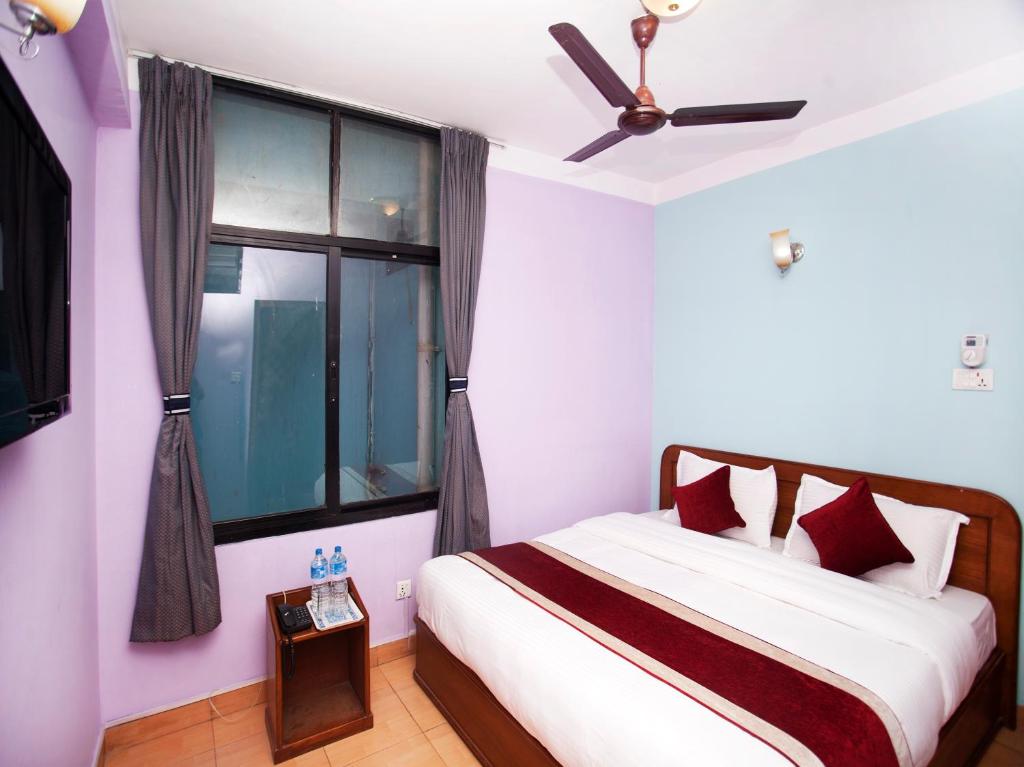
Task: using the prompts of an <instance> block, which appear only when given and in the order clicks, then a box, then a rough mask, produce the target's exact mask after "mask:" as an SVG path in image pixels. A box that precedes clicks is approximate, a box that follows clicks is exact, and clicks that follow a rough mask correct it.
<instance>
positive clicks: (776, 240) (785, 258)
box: [768, 229, 804, 277]
mask: <svg viewBox="0 0 1024 767" xmlns="http://www.w3.org/2000/svg"><path fill="white" fill-rule="evenodd" d="M768 236H769V237H771V238H772V258H774V259H775V265H776V266H777V267H779V276H780V277H785V276H786V270H787V269H789V267H791V266H792V265H793V264H795V263H796V262H797V261H799V260H800V259H801V258H803V257H804V244H803V243H802V242H792V243H791V242H790V241H789V230H788V229H780V230H779V231H777V232H772V233H771V234H769V235H768Z"/></svg>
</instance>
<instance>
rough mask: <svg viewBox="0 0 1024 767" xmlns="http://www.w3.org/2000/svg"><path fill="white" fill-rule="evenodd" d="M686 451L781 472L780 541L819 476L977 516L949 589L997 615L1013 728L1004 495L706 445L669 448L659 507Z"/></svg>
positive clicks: (1015, 606) (1015, 591)
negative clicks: (801, 492) (810, 477)
mask: <svg viewBox="0 0 1024 767" xmlns="http://www.w3.org/2000/svg"><path fill="white" fill-rule="evenodd" d="M680 450H686V451H688V452H691V453H694V454H696V455H699V456H701V457H702V458H708V459H710V460H712V461H720V462H721V463H731V464H734V465H736V466H746V467H747V468H751V469H764V468H767V467H768V466H774V467H775V476H776V478H777V480H778V483H779V506H778V510H777V511H776V512H775V523H774V524H773V525H772V535H774V536H778V537H785V535H786V532H787V531H788V530H789V525H790V523H791V522H792V520H793V507H794V505H795V503H796V491H797V489H798V488H799V487H800V478H801V477H802V476H803V475H804V474H814V475H815V476H818V477H821V478H822V479H825V480H828V481H829V482H834V483H836V484H837V485H851V484H853V482H854V481H855V480H856V479H857V478H858V477H867V478H868V482H869V483H870V485H871V489H872V491H874V492H876V493H881V494H882V495H888V496H892V497H893V498H898V499H899V500H901V501H905V502H906V503H913V504H917V505H919V506H937V507H939V508H943V509H953V510H954V511H959V512H960V513H961V514H964V515H966V516H968V517H970V518H971V523H970V524H969V525H967V526H965V527H961V528H960V534H959V536H958V537H957V542H956V552H955V553H954V555H953V569H952V571H951V572H950V575H949V583H951V584H953V585H954V586H959V587H960V588H964V589H969V590H971V591H976V592H978V593H980V594H984V595H985V596H987V597H988V598H989V601H991V602H992V606H993V608H994V609H995V613H996V635H997V643H998V645H999V648H1000V649H1001V650H1002V651H1003V652H1004V653H1005V654H1006V677H1005V681H1004V684H1003V700H1004V704H1005V706H1006V710H1007V711H1008V715H1009V716H1010V717H1011V718H1010V719H1009V720H1008V721H1010V722H1013V721H1014V719H1013V718H1012V717H1013V714H1014V713H1015V710H1016V705H1017V654H1018V647H1019V645H1018V632H1019V629H1020V565H1021V562H1020V551H1021V533H1020V519H1019V518H1018V517H1017V512H1016V511H1014V508H1013V506H1011V505H1010V504H1009V503H1007V502H1006V501H1004V500H1003V499H1002V498H1000V497H999V496H997V495H993V494H992V493H987V492H985V491H984V490H973V489H971V488H966V487H956V486H955V485H940V484H938V483H936V482H923V481H921V480H917V479H904V478H903V477H890V476H886V475H885V474H872V473H870V472H866V471H852V470H850V469H835V468H832V467H830V466H816V465H814V464H810V463H797V462H796V461H784V460H782V459H779V458H765V457H763V456H758V455H745V454H743V453H728V452H725V451H722V450H707V449H705V448H701V447H687V446H684V445H669V446H668V447H666V448H665V452H664V453H662V456H661V491H660V498H659V500H660V503H661V505H660V506H659V507H658V508H661V509H668V508H671V507H672V504H673V500H672V488H673V487H674V486H675V484H676V462H677V461H678V459H679V451H680Z"/></svg>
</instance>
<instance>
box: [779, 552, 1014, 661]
mask: <svg viewBox="0 0 1024 767" xmlns="http://www.w3.org/2000/svg"><path fill="white" fill-rule="evenodd" d="M785 544H786V539H785V538H777V537H775V536H772V545H771V550H772V551H774V552H775V553H777V554H780V555H781V554H782V550H783V547H784V546H785ZM934 601H935V603H936V604H937V605H938V606H939V607H941V608H943V609H944V610H949V611H950V612H952V613H953V614H954V615H957V616H959V617H960V618H961V619H962V620H964V621H966V622H967V623H969V624H970V626H971V630H972V631H974V638H975V639H976V640H977V648H978V653H977V659H976V661H975V665H976V666H977V668H978V669H981V667H982V666H984V665H985V661H986V660H988V656H989V655H991V654H992V651H993V650H994V649H995V647H996V611H995V608H993V607H992V603H991V602H990V601H989V599H988V597H986V596H985V595H984V594H979V593H978V592H976V591H968V590H967V589H962V588H959V587H958V586H946V587H945V588H944V589H943V590H942V595H941V596H940V597H939V598H938V599H936V600H934Z"/></svg>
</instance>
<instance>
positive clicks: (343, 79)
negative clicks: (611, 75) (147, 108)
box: [115, 0, 1024, 183]
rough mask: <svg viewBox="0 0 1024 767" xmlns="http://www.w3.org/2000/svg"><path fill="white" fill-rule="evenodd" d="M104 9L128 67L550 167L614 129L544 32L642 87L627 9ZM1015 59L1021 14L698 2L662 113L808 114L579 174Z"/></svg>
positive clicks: (334, 1) (125, 2)
mask: <svg viewBox="0 0 1024 767" xmlns="http://www.w3.org/2000/svg"><path fill="white" fill-rule="evenodd" d="M115 6H116V9H117V13H118V16H119V18H120V23H121V27H122V36H123V39H124V43H125V45H126V46H127V47H128V48H129V49H131V50H138V51H145V52H152V53H159V54H162V55H164V56H167V57H169V58H173V59H181V60H185V61H190V62H193V63H197V64H203V65H206V66H208V67H212V68H216V69H221V70H228V71H231V72H237V73H242V74H245V75H247V76H250V77H255V78H260V79H265V80H270V81H274V82H277V83H281V84H285V85H287V86H289V87H293V88H295V89H298V90H304V91H309V92H314V93H318V94H323V95H326V96H329V97H331V98H334V99H336V100H338V101H350V102H354V103H361V104H368V105H378V106H380V107H384V108H387V109H390V110H397V111H401V112H404V113H407V114H411V115H417V116H420V117H423V118H427V119H429V120H432V121H436V122H439V123H445V124H449V125H457V126H459V127H463V128H468V129H471V130H474V131H477V132H479V133H482V134H484V135H486V136H488V137H490V138H492V139H494V140H496V141H499V142H502V143H506V144H508V145H510V146H514V147H518V148H522V149H527V150H531V151H533V152H538V153H541V154H544V155H548V156H552V157H559V158H560V157H564V156H565V155H567V154H569V153H571V152H572V151H574V150H576V149H578V148H579V147H581V146H583V145H585V144H587V143H589V142H590V141H591V140H593V139H594V138H596V137H598V136H599V135H601V134H602V133H604V132H606V131H608V130H611V129H613V128H614V127H615V120H616V117H617V112H616V110H614V109H612V108H611V107H609V106H608V104H607V102H605V101H604V100H603V99H602V98H601V96H600V95H599V94H598V93H597V91H595V90H594V88H593V87H592V86H591V85H590V83H589V82H588V81H587V80H586V79H585V78H584V77H583V75H582V74H581V73H580V72H579V71H578V70H577V69H576V67H575V66H574V65H573V64H572V62H571V61H570V60H569V59H568V57H567V56H566V55H565V54H564V53H563V52H562V50H561V48H559V47H558V45H557V44H556V43H555V42H554V40H552V39H551V37H550V35H549V34H548V32H547V28H548V26H550V25H551V24H553V23H555V22H559V21H568V22H571V23H573V24H575V25H576V26H577V27H579V28H580V30H581V31H582V32H583V33H584V34H585V35H586V36H587V37H588V38H589V40H590V41H591V42H592V43H593V44H594V46H595V47H596V48H597V49H598V51H599V52H600V53H601V54H602V55H603V56H604V57H605V59H606V60H607V61H608V62H609V63H610V64H611V65H612V67H613V68H614V69H615V70H616V71H617V72H618V73H619V75H620V76H621V77H622V79H623V80H625V81H626V83H627V84H629V85H630V86H631V87H633V86H635V85H636V84H637V80H638V67H639V58H638V53H637V50H636V48H635V46H634V44H633V41H632V39H631V37H630V33H629V21H630V19H632V18H634V17H636V16H638V15H640V12H641V8H640V5H639V2H637V0H562V1H561V2H553V1H552V0H506V1H505V2H498V0H428V1H427V2H419V3H412V2H409V3H396V2H369V1H368V0H306V2H302V3H298V2H284V3H282V2H280V0H277V1H275V2H270V0H216V2H210V0H174V2H167V0H116V2H115ZM293 9H294V10H293ZM289 12H291V13H292V14H293V15H289ZM1021 50H1024V2H1022V0H972V1H971V2H963V0H862V2H856V3H855V2H835V1H832V0H773V1H772V2H763V1H762V0H703V3H702V4H701V5H700V6H698V8H697V10H696V11H695V12H693V13H692V14H691V15H689V16H688V17H686V18H683V19H677V20H673V21H671V22H665V23H663V24H662V25H661V29H660V30H659V32H658V37H657V40H656V41H655V43H654V45H653V46H652V48H651V50H650V54H649V58H648V78H647V81H648V85H650V86H651V88H652V89H653V90H654V93H655V96H656V97H657V99H658V103H659V105H660V106H662V108H664V109H666V110H672V109H675V108H676V107H680V106H696V105H702V104H723V103H733V102H749V101H780V100H789V99H800V98H802V99H806V100H807V101H808V105H807V107H805V108H804V110H803V112H802V113H801V114H800V115H799V116H798V117H797V118H796V119H794V120H791V121H788V122H775V123H771V122H769V123H755V124H751V125H733V126H705V127H700V128H672V127H666V128H664V129H662V130H661V131H660V132H659V133H657V134H655V135H654V136H649V137H643V138H631V139H629V140H628V141H626V142H624V143H622V144H620V145H618V146H617V147H615V148H613V149H610V150H608V151H606V152H605V153H603V154H601V155H599V156H597V157H595V158H592V159H591V160H590V161H588V163H587V165H588V166H589V167H588V168H581V169H580V170H579V172H580V173H588V172H595V171H606V172H610V173H615V174H619V175H623V176H627V177H630V178H633V179H638V180H640V181H644V182H655V183H656V182H662V181H665V180H666V179H669V178H673V177H675V176H678V175H680V174H682V173H685V172H688V171H691V170H693V169H694V168H697V167H700V166H702V165H705V164H707V163H711V162H714V161H716V160H721V159H723V158H724V157H727V156H729V155H730V154H733V153H736V152H739V151H743V150H747V149H752V148H755V147H758V146H762V145H765V144H768V143H772V142H779V141H785V140H787V139H791V138H793V137H794V135H795V134H796V133H799V132H800V131H802V130H805V129H807V128H809V127H812V126H816V125H819V124H821V123H824V122H828V121H830V120H833V119H835V118H838V117H842V116H844V115H848V114H852V113H854V112H859V111H861V110H863V109H866V108H868V107H872V106H875V105H877V104H880V103H882V102H885V101H889V100H890V99H893V98H896V97H898V96H901V95H903V94H906V93H909V92H911V91H914V90H917V89H919V88H921V87H923V86H926V85H928V84H931V83H934V82H937V81H940V80H943V79H945V78H948V77H950V76H952V75H955V74H958V73H960V72H964V71H966V70H968V69H971V68H973V67H977V66H979V65H982V64H985V63H987V62H990V61H994V60H995V59H998V58H1001V57H1003V56H1007V55H1009V54H1012V53H1015V52H1018V51H1021Z"/></svg>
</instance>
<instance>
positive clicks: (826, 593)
mask: <svg viewBox="0 0 1024 767" xmlns="http://www.w3.org/2000/svg"><path fill="white" fill-rule="evenodd" d="M655 517H656V512H655V513H653V514H645V515H639V516H634V515H628V514H613V515H609V516H607V517H596V518H594V519H590V520H584V521H583V522H581V523H579V524H577V525H574V526H573V527H571V528H566V529H565V530H560V531H557V532H555V533H552V534H550V535H546V536H542V537H541V538H540V539H539V540H541V541H543V542H544V543H546V544H548V545H550V546H553V547H555V548H557V549H560V550H561V551H564V552H566V553H568V554H570V555H572V556H574V557H576V558H578V559H581V560H583V561H586V562H588V563H590V564H592V565H594V566H595V567H598V568H600V569H602V570H605V571H606V572H609V573H612V574H613V575H616V576H618V577H622V578H625V579H627V580H629V581H631V582H633V583H636V584H639V585H641V586H643V587H645V588H648V589H650V590H652V591H656V592H658V593H661V594H663V595H665V596H667V597H669V598H671V599H675V600H676V601H679V602H681V603H683V604H686V605H688V606H690V607H692V608H694V609H696V610H698V611H700V612H703V613H705V614H708V615H710V616H712V617H714V618H716V619H717V620H719V621H722V622H724V623H727V624H729V625H732V626H734V627H736V628H738V629H740V630H742V631H746V632H747V633H750V634H754V635H756V636H759V637H761V638H762V639H764V640H766V641H768V642H771V643H772V644H775V645H777V646H780V647H782V648H784V649H786V650H788V651H790V652H792V653H795V654H796V655H799V656H801V657H803V658H806V659H807V660H810V661H812V662H814V663H816V664H818V665H820V666H823V667H825V668H828V669H831V670H832V671H834V672H836V673H838V674H841V675H843V676H845V677H847V678H849V679H852V680H853V681H855V682H857V683H859V684H861V685H863V686H864V687H867V688H868V689H870V690H872V691H873V692H874V693H875V694H877V695H878V696H879V697H881V698H882V700H883V701H885V702H886V703H887V704H888V706H889V707H890V708H891V709H892V710H893V712H894V713H895V714H896V716H897V718H898V719H899V721H900V724H901V726H902V729H903V731H904V734H905V735H906V738H907V742H908V745H909V747H910V752H911V754H912V757H913V763H914V764H915V765H925V764H927V762H928V760H929V759H930V758H931V756H932V755H933V754H934V751H935V747H936V744H937V742H938V732H939V729H940V728H941V726H942V724H943V723H944V722H945V720H946V719H947V718H948V717H949V715H950V714H951V713H952V712H953V711H954V710H955V709H956V707H957V705H958V704H959V703H960V701H961V700H962V699H963V697H964V696H965V695H966V693H967V691H968V690H969V689H970V685H971V682H972V680H973V678H974V676H975V674H976V673H977V671H978V669H979V668H980V667H981V665H982V663H983V662H984V659H985V658H987V657H988V654H989V653H990V652H991V650H992V648H993V647H994V646H995V632H994V620H993V618H992V609H991V606H990V605H988V601H987V600H985V599H984V597H979V596H978V595H973V594H971V593H970V592H964V591H962V590H961V589H955V590H954V589H949V590H947V593H946V594H945V595H944V596H943V598H942V599H938V600H927V599H918V598H915V597H910V596H907V595H905V594H901V593H898V592H895V591H892V590H889V589H884V588H882V587H879V586H877V585H875V584H872V583H868V582H866V581H860V580H857V579H854V578H847V577H845V576H842V575H838V574H836V573H831V572H829V571H826V570H822V569H821V568H819V567H815V566H812V565H809V564H808V563H806V562H800V561H798V560H791V559H789V558H786V557H782V556H780V555H778V554H776V553H774V552H771V551H767V550H764V549H757V548H755V547H753V546H750V545H749V544H745V543H742V542H738V541H731V540H728V539H723V538H717V537H714V536H706V535H701V534H699V533H694V532H692V531H689V530H684V529H683V528H680V527H678V526H674V525H669V524H667V523H664V522H661V521H660V520H657V519H656V518H655ZM418 599H419V614H420V617H421V618H422V619H423V620H424V621H425V622H426V624H427V626H429V627H430V629H431V631H433V632H434V634H435V635H436V636H437V637H438V638H439V639H440V641H441V642H442V643H443V644H444V645H445V646H446V647H447V648H448V649H449V650H450V651H451V652H452V653H453V654H454V655H455V656H456V657H457V658H459V659H460V660H461V661H462V662H463V663H465V664H466V665H468V666H469V667H470V668H472V669H473V670H474V671H475V672H476V673H477V675H478V676H480V678H481V679H482V680H483V681H484V683H485V684H486V685H487V686H488V688H489V689H490V690H491V692H492V693H493V694H494V695H495V697H496V698H497V699H498V700H499V701H500V702H501V704H502V705H503V706H504V707H505V708H506V709H508V711H509V712H511V713H512V715H513V716H515V717H516V719H517V720H518V721H519V722H520V723H521V724H522V725H523V727H525V729H526V730H527V731H528V732H530V733H531V734H532V735H534V737H536V738H537V739H538V740H540V742H541V743H543V744H544V745H545V746H546V747H547V748H548V750H549V751H550V752H551V753H552V755H553V756H554V757H555V758H556V759H557V760H558V761H559V762H560V763H561V764H563V765H565V767H575V766H576V765H579V766H580V767H583V766H584V765H586V766H587V767H599V766H600V765H615V766H616V767H622V766H624V765H637V767H657V766H658V765H666V767H667V765H678V764H680V760H681V757H684V758H683V761H685V762H686V763H688V764H722V765H731V764H737V765H738V764H742V765H786V764H789V762H788V761H787V760H786V759H785V758H784V757H782V756H781V755H780V754H779V753H778V752H776V751H774V750H773V749H772V748H770V747H769V746H767V745H765V744H764V743H762V742H761V741H759V740H757V739H755V738H754V737H752V736H750V735H748V734H747V733H745V732H744V731H742V730H740V729H739V728H738V727H736V726H735V725H733V724H731V723H730V722H728V721H727V720H725V719H722V718H721V717H719V716H717V715H715V714H714V713H712V712H710V711H709V710H707V709H705V708H704V707H703V706H701V705H700V704H697V703H695V702H694V701H692V700H691V699H689V698H687V697H686V696H684V695H682V694H680V693H678V692H677V691H676V690H674V689H672V688H670V687H668V686H667V685H666V684H664V683H662V682H660V681H658V680H656V679H654V678H653V677H651V676H649V675H648V674H646V673H645V672H643V671H641V670H640V669H638V668H637V667H635V666H634V665H632V664H631V663H629V662H628V661H626V660H624V659H622V658H620V657H618V656H616V655H614V654H613V653H611V652H609V651H608V650H606V649H604V648H603V647H601V646H600V645H598V644H597V643H596V642H594V641H592V640H591V639H589V638H587V637H586V636H584V635H583V634H581V633H579V632H578V631H576V630H575V629H573V628H571V627H569V626H568V625H567V624H565V623H563V622H562V621H560V620H559V619H557V618H555V617H554V616H552V615H550V614H548V613H547V612H545V611H544V610H542V609H540V608H539V607H537V606H535V605H534V604H532V603H530V602H528V601H527V600H525V599H523V598H521V597H520V596H518V595H517V594H515V593H514V592H513V591H512V590H510V589H509V588H508V587H506V586H505V585H503V584H501V583H500V582H499V581H497V580H496V579H495V578H493V577H491V576H490V575H488V574H487V573H485V572H484V571H483V570H481V569H480V568H478V567H476V566H475V565H473V564H471V563H469V562H467V561H466V560H464V559H462V558H460V557H440V558H438V559H434V560H431V561H430V562H427V563H426V564H425V565H424V566H423V567H422V569H421V571H420V575H419V593H418ZM612 701H613V702H612Z"/></svg>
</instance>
